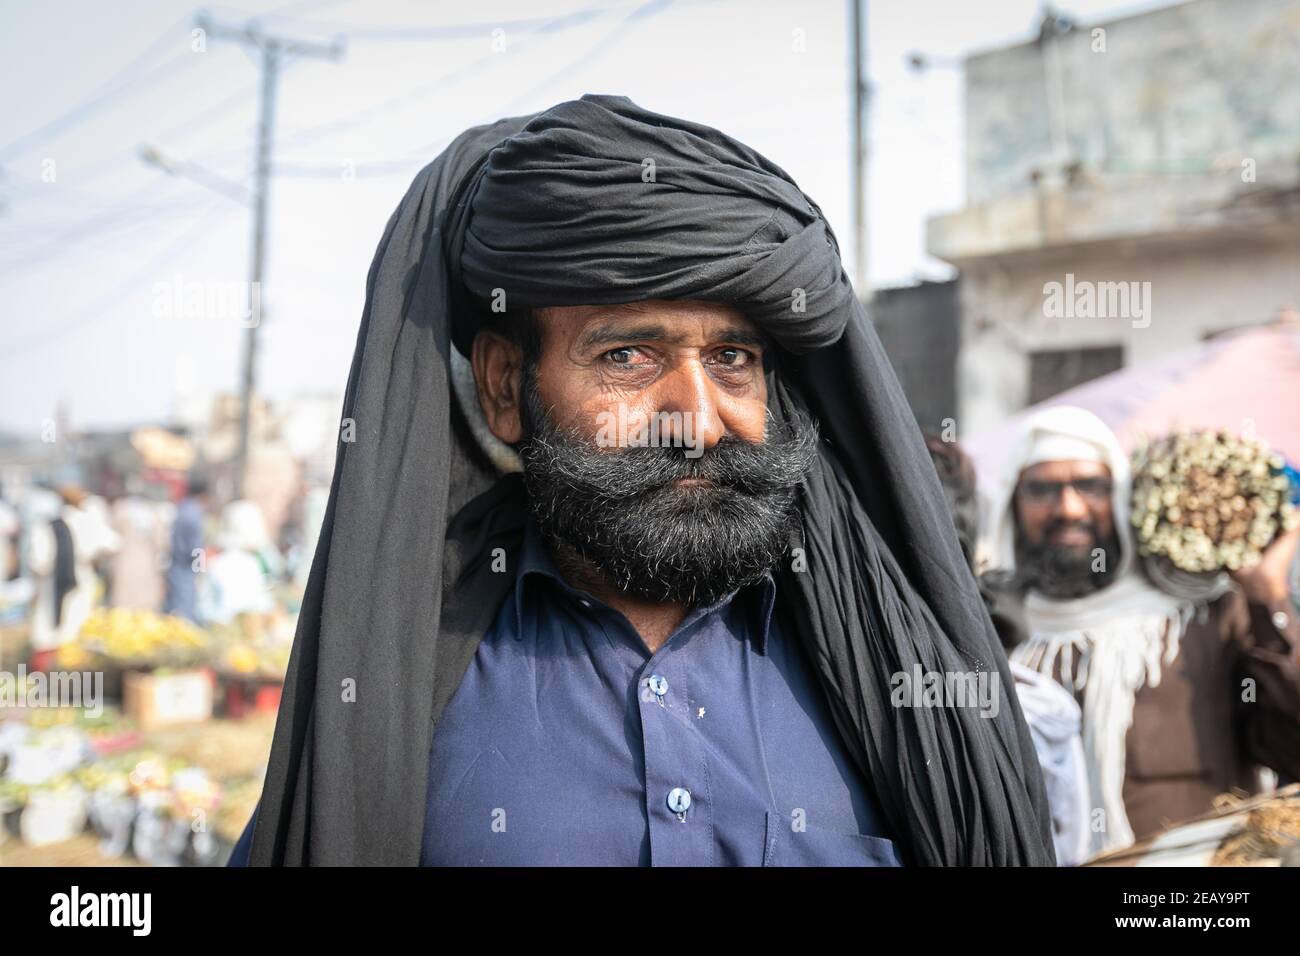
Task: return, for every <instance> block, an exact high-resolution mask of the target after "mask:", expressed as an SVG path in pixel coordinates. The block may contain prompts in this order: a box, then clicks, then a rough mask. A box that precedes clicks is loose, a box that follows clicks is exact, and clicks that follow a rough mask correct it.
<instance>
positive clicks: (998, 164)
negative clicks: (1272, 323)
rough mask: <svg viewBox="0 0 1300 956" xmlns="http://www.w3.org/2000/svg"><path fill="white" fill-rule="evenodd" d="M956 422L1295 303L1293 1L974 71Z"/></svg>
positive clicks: (1299, 31)
mask: <svg viewBox="0 0 1300 956" xmlns="http://www.w3.org/2000/svg"><path fill="white" fill-rule="evenodd" d="M965 111H966V194H967V199H966V202H967V205H966V206H965V208H963V209H961V210H959V211H957V212H954V213H952V214H949V215H943V216H939V217H936V218H934V219H932V220H931V221H930V223H929V226H928V234H927V245H928V248H929V250H930V252H931V253H932V254H933V255H935V256H937V257H938V258H941V259H943V260H945V261H947V262H950V263H952V264H953V265H954V266H956V267H957V268H958V269H959V271H960V274H961V283H960V308H959V310H958V313H959V315H960V325H961V334H960V342H961V346H960V354H959V357H958V361H957V366H958V367H957V381H958V385H957V393H958V397H957V408H958V416H957V422H958V428H959V431H960V432H961V433H962V434H970V433H974V432H979V431H982V430H984V429H987V428H990V427H992V426H995V425H997V424H998V423H1000V422H1001V421H1003V420H1004V419H1005V418H1006V417H1007V416H1008V415H1009V414H1011V413H1013V412H1016V411H1018V410H1020V409H1021V408H1024V407H1025V406H1027V405H1029V404H1032V403H1034V402H1037V401H1041V400H1043V399H1045V398H1049V397H1050V396H1051V395H1054V394H1056V393H1058V392H1060V391H1064V390H1065V389H1067V388H1070V387H1072V386H1074V385H1078V384H1080V383H1082V382H1084V381H1087V380H1088V379H1090V378H1095V377H1096V376H1098V375H1101V374H1104V373H1106V372H1108V371H1112V370H1114V369H1115V368H1119V367H1122V366H1126V365H1131V364H1138V363H1142V362H1145V361H1149V360H1151V359H1154V358H1159V357H1161V356H1164V355H1167V354H1169V353H1170V352H1173V351H1176V350H1178V349H1180V348H1183V347H1186V346H1189V345H1194V344H1195V343H1197V342H1198V341H1201V340H1203V339H1205V338H1207V337H1210V336H1212V335H1214V334H1216V333H1219V332H1223V331H1226V330H1228V329H1232V328H1238V327H1242V326H1245V325H1253V324H1257V323H1262V322H1266V321H1268V320H1269V319H1270V318H1271V317H1273V316H1274V315H1275V314H1276V313H1277V311H1278V310H1279V309H1280V308H1282V307H1285V306H1295V305H1297V304H1300V0H1193V2H1189V3H1183V4H1179V5H1177V6H1173V7H1168V8H1164V9H1161V10H1157V11H1154V12H1150V13H1145V14H1142V15H1139V16H1133V17H1128V18H1125V19H1119V20H1113V21H1109V22H1102V23H1096V24H1088V25H1080V24H1075V23H1072V22H1071V21H1069V20H1068V19H1067V18H1065V17H1064V16H1062V15H1060V14H1057V15H1055V16H1049V17H1047V18H1046V19H1045V21H1044V23H1043V27H1042V30H1041V33H1040V36H1039V37H1038V39H1036V40H1035V41H1033V42H1029V43H1025V44H1021V45H1018V46H1013V47H1009V48H1005V49H998V50H993V51H990V52H986V53H982V54H978V55H975V56H971V57H970V58H968V59H967V61H966V107H965Z"/></svg>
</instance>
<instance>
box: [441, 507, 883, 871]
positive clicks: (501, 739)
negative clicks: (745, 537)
mask: <svg viewBox="0 0 1300 956" xmlns="http://www.w3.org/2000/svg"><path fill="white" fill-rule="evenodd" d="M775 598H776V585H775V583H774V582H773V580H772V578H771V575H769V576H768V577H767V579H766V580H765V581H763V582H762V583H761V584H759V585H756V586H754V587H751V588H746V589H744V591H742V592H737V593H733V594H732V595H730V596H728V597H727V598H725V599H723V600H721V601H718V602H716V603H714V604H712V605H709V606H707V607H697V608H695V609H693V610H691V611H690V612H689V613H688V614H687V615H686V617H685V618H684V619H683V620H682V622H681V624H679V625H678V627H677V629H676V630H675V631H674V632H673V634H672V635H671V636H669V638H668V639H667V641H665V642H664V644H663V645H662V646H661V647H660V648H659V649H658V650H657V651H655V652H654V653H651V652H650V650H649V648H648V647H647V646H646V644H645V642H644V641H643V640H642V638H641V636H640V635H639V634H638V633H637V631H636V629H635V628H633V627H632V625H631V624H630V623H629V622H628V620H627V618H626V617H624V615H623V614H621V613H620V612H619V611H616V610H614V609H613V608H611V607H609V606H608V605H606V604H604V603H603V602H601V601H599V600H597V599H596V598H594V597H592V596H591V595H590V594H587V593H586V592H584V591H581V590H578V589H575V588H573V587H571V586H570V585H569V584H567V583H566V582H565V581H564V579H563V577H562V576H561V574H560V573H559V571H558V570H557V569H556V567H555V565H554V564H553V563H552V561H551V558H550V555H549V554H548V553H547V549H546V547H545V545H544V544H543V542H542V539H541V535H540V533H539V531H538V529H537V527H536V525H535V524H534V523H533V522H532V521H531V520H530V521H529V524H528V527H527V529H526V531H525V535H524V544H523V549H522V551H521V553H520V560H519V566H518V568H517V569H516V576H515V587H514V591H513V592H512V594H511V595H510V597H509V598H508V599H507V600H506V602H505V603H504V604H503V606H502V608H501V611H500V613H499V615H498V617H497V619H496V622H495V623H494V625H493V627H492V628H491V630H490V631H489V632H488V634H487V635H486V636H485V637H484V639H483V641H482V643H481V644H480V645H479V648H478V650H477V652H476V654H475V657H474V659H473V660H472V661H471V663H470V666H469V668H468V670H467V671H466V673H465V676H464V678H463V679H462V681H461V683H460V685H459V686H458V687H457V689H456V692H455V694H454V695H453V696H452V699H451V701H450V702H449V703H448V705H447V708H446V711H445V713H444V714H443V716H442V719H441V721H440V723H439V724H438V726H437V728H436V729H435V732H434V737H433V746H432V748H431V752H430V761H429V766H430V773H429V785H428V801H427V809H426V815H425V829H424V841H423V848H422V852H421V862H422V863H423V864H425V865H433V866H437V865H478V864H486V865H532V864H540V865H595V866H600V865H636V864H640V865H643V866H644V865H651V864H652V865H656V866H724V865H743V866H759V865H766V866H773V865H831V866H896V865H899V858H898V856H897V854H896V853H895V850H894V846H893V843H892V842H890V841H889V840H888V839H886V838H885V836H886V835H885V833H884V831H883V829H882V827H883V821H882V818H881V816H880V814H879V812H878V810H877V808H876V805H875V803H874V801H873V799H872V796H871V793H870V790H869V789H868V787H867V786H866V784H865V781H864V780H863V779H862V775H861V773H860V772H859V771H858V770H857V768H856V767H855V765H854V764H853V761H852V758H851V757H850V755H849V753H848V751H847V750H846V749H845V747H844V745H843V743H842V741H841V739H840V737H839V734H838V732H837V731H836V729H835V725H834V722H833V719H832V717H831V714H830V711H829V709H828V706H827V704H826V701H825V699H824V697H823V694H822V691H821V689H820V687H819V686H818V684H817V681H816V677H815V675H814V674H813V672H812V671H811V669H810V667H809V664H808V661H807V659H806V656H805V654H804V652H803V650H802V648H801V647H799V645H798V643H797V641H796V640H794V639H793V638H788V637H787V636H786V635H784V634H783V633H782V632H781V629H780V627H779V626H778V622H777V618H776V617H774V616H773V614H772V608H773V603H774V601H775Z"/></svg>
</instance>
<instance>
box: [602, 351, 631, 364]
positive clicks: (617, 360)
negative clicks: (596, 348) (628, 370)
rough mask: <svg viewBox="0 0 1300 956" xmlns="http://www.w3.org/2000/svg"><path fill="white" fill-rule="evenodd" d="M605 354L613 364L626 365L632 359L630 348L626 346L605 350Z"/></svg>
mask: <svg viewBox="0 0 1300 956" xmlns="http://www.w3.org/2000/svg"><path fill="white" fill-rule="evenodd" d="M605 356H606V358H608V359H609V360H610V361H611V362H613V363H614V364H615V365H626V364H627V363H628V362H630V361H632V350H631V349H628V348H623V349H614V350H613V351H612V352H606V353H605Z"/></svg>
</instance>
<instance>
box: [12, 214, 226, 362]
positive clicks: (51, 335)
mask: <svg viewBox="0 0 1300 956" xmlns="http://www.w3.org/2000/svg"><path fill="white" fill-rule="evenodd" d="M221 206H225V207H226V208H224V209H219V211H218V212H216V213H215V215H209V214H210V213H212V211H213V210H214V209H218V208H219V207H221ZM234 208H235V207H234V206H231V205H229V204H228V203H222V202H219V201H217V200H213V201H211V202H210V203H209V204H208V205H207V206H204V207H202V208H200V209H199V212H200V215H199V219H198V222H197V223H195V227H194V228H193V229H190V230H188V231H186V232H185V233H184V234H182V235H181V236H180V237H179V238H177V239H175V240H173V241H170V242H167V243H166V244H164V246H163V247H162V249H161V250H160V251H159V252H158V254H157V255H155V256H154V257H153V258H152V259H150V260H149V261H148V262H146V263H145V264H144V265H143V266H142V267H140V268H139V269H137V270H136V271H134V272H132V273H131V274H130V275H129V276H128V277H127V278H126V279H124V280H123V281H122V282H120V283H119V284H118V285H116V286H114V287H113V288H112V289H110V290H109V291H108V292H107V293H106V294H104V295H102V296H100V297H99V298H97V299H95V300H94V301H93V302H91V303H90V304H88V305H86V306H84V307H83V308H81V309H79V310H77V311H76V312H74V313H73V318H72V319H71V320H69V321H67V322H65V323H64V324H63V325H61V326H60V327H58V328H56V329H52V330H51V329H45V330H42V331H41V333H40V334H38V335H31V336H28V337H27V338H25V339H19V340H17V341H15V342H5V343H4V344H3V347H0V357H3V358H5V359H8V358H13V357H15V356H18V355H22V354H25V353H27V352H30V351H33V350H35V349H39V348H41V347H42V346H44V345H48V344H50V343H51V342H54V341H57V340H58V339H60V338H63V337H64V336H65V335H67V334H68V333H69V332H75V331H76V330H77V329H79V328H81V327H82V326H84V325H87V324H88V323H90V322H91V321H93V320H95V319H98V318H103V316H104V314H105V311H106V310H107V309H110V308H111V307H112V306H114V305H118V304H120V303H121V298H122V295H123V294H124V293H126V292H129V291H130V290H132V289H133V288H136V287H137V286H138V285H139V283H140V281H141V280H142V279H144V278H145V277H147V276H149V275H151V274H156V272H157V270H158V269H159V267H160V266H162V265H164V264H165V263H167V262H169V261H171V260H172V259H174V258H175V257H177V256H179V255H180V254H181V253H184V252H187V251H189V250H190V249H192V248H193V247H192V246H191V245H190V242H191V240H193V239H194V238H196V237H197V236H200V235H202V234H203V233H204V232H205V231H210V230H211V228H212V226H213V225H214V223H216V222H219V221H220V220H221V219H222V218H224V217H225V216H226V215H229V214H230V213H231V212H233V211H234Z"/></svg>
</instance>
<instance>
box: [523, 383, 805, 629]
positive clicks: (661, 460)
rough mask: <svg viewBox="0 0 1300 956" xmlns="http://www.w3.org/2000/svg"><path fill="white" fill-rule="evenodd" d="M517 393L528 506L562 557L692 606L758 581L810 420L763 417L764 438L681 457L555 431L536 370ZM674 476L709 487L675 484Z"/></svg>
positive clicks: (772, 549)
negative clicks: (605, 445) (524, 432)
mask: <svg viewBox="0 0 1300 956" xmlns="http://www.w3.org/2000/svg"><path fill="white" fill-rule="evenodd" d="M524 400H525V403H526V406H527V411H526V414H525V416H524V417H525V427H526V428H527V429H528V430H529V435H528V437H527V438H525V439H524V441H523V442H522V443H521V444H520V446H519V454H520V458H521V459H522V461H523V466H524V481H525V484H526V485H527V488H528V496H529V506H530V508H531V510H532V513H533V516H534V517H535V519H536V520H537V523H538V526H539V527H540V529H541V531H542V534H543V536H544V537H545V538H546V541H547V544H548V545H549V546H551V549H552V552H553V554H555V555H556V557H557V559H558V560H561V561H563V557H564V556H565V555H566V554H569V553H572V554H576V555H577V556H578V557H579V558H581V559H584V560H585V561H586V562H587V563H589V564H590V565H591V566H592V567H593V568H594V569H595V570H596V571H597V572H598V573H599V574H600V575H601V577H602V578H603V579H604V580H605V582H606V583H608V584H609V585H610V586H611V587H613V588H616V589H617V590H619V591H621V592H623V593H625V594H628V595H630V596H633V597H636V598H639V599H642V600H647V601H658V602H663V601H671V602H673V603H678V604H683V605H688V606H693V605H697V604H711V603H713V602H715V601H717V600H719V599H721V598H723V597H725V596H726V595H728V594H730V593H731V592H733V591H735V590H736V589H738V588H740V587H743V586H745V585H748V584H753V583H755V582H757V581H759V580H760V579H762V577H763V576H764V574H765V572H767V571H768V570H769V569H771V568H773V567H774V566H775V565H776V564H777V563H778V562H779V561H780V560H781V558H782V556H783V555H784V554H785V552H786V549H787V548H788V547H789V543H790V535H791V532H792V531H793V530H794V529H795V528H796V527H797V526H798V513H797V510H796V507H795V499H796V495H797V493H798V488H799V485H800V483H801V482H802V481H803V479H804V476H805V475H806V474H807V473H808V471H809V469H810V468H811V467H812V465H813V462H814V461H815V459H816V456H817V444H818V437H817V425H816V422H815V421H813V420H812V419H811V418H810V417H808V416H807V415H800V416H799V417H798V418H796V419H795V420H793V421H791V422H790V423H787V424H785V425H783V426H776V425H774V424H773V423H772V422H771V421H770V420H769V423H768V424H769V427H768V429H767V436H766V440H765V441H764V442H762V443H754V442H748V441H744V440H741V439H738V438H735V437H734V436H724V437H723V438H722V439H721V440H720V441H719V442H718V443H717V444H716V445H714V446H713V447H712V448H708V449H705V450H704V451H703V453H702V454H700V455H699V456H698V457H688V456H687V454H686V452H687V451H688V450H689V449H686V448H681V447H671V446H669V447H623V448H614V449H602V448H600V447H598V446H597V445H596V444H595V442H594V440H592V439H591V438H588V437H586V436H584V435H583V434H582V433H581V432H579V431H577V430H575V429H560V428H557V427H556V426H555V425H554V423H553V422H552V421H551V419H550V416H549V415H548V414H547V413H546V410H545V409H544V408H543V407H542V404H541V400H540V396H539V395H538V393H537V388H536V382H535V379H534V377H533V376H532V375H527V376H526V381H525V384H524ZM681 478H700V479H707V480H708V481H709V482H711V484H707V485H704V484H697V485H688V486H679V485H676V484H674V482H675V481H677V480H678V479H681Z"/></svg>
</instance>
